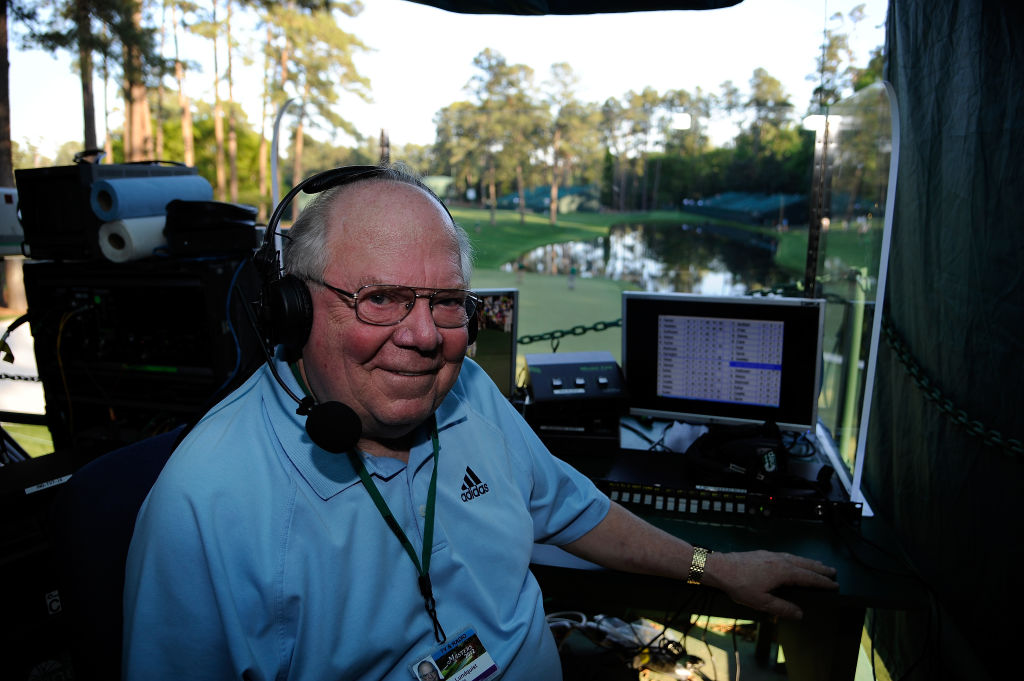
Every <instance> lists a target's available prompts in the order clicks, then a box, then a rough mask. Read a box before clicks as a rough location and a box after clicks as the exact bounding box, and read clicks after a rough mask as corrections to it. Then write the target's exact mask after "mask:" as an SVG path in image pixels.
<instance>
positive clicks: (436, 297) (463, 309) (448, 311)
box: [356, 284, 476, 328]
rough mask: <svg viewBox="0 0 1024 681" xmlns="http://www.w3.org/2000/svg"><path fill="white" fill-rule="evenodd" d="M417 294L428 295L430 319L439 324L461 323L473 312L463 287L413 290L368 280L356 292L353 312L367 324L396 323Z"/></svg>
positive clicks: (420, 295) (452, 324) (442, 325)
mask: <svg viewBox="0 0 1024 681" xmlns="http://www.w3.org/2000/svg"><path fill="white" fill-rule="evenodd" d="M417 298H428V299H429V301H430V312H431V315H432V316H433V318H434V323H435V324H437V325H438V326H440V327H443V328H456V327H459V326H465V325H466V324H467V323H468V322H469V319H470V317H471V316H472V315H473V313H474V312H476V300H475V299H474V298H472V297H471V296H470V295H469V294H468V293H467V292H466V291H461V290H459V289H442V290H439V291H434V292H433V293H432V294H430V295H429V296H428V295H425V294H417V293H416V291H415V289H412V288H409V287H407V286H386V285H376V284H372V285H369V286H364V287H362V288H361V289H359V291H357V293H356V314H357V315H358V316H359V317H360V318H361V319H362V320H364V321H366V322H369V323H371V324H397V323H398V322H400V321H402V320H403V319H405V317H406V315H408V314H409V311H410V310H412V307H413V305H415V304H416V299H417Z"/></svg>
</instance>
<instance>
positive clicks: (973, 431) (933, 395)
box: [882, 316, 1024, 456]
mask: <svg viewBox="0 0 1024 681" xmlns="http://www.w3.org/2000/svg"><path fill="white" fill-rule="evenodd" d="M882 333H883V334H885V341H886V343H887V344H888V345H889V347H890V348H891V349H892V351H893V352H894V353H896V356H897V357H898V358H899V360H900V363H901V364H903V367H904V368H905V369H906V370H907V373H908V374H910V377H911V379H913V381H914V383H916V384H917V386H918V387H919V388H920V389H921V392H922V394H923V395H924V397H925V399H926V400H928V401H929V402H931V403H933V404H934V405H935V406H936V407H938V409H939V411H941V412H942V413H943V414H945V415H946V416H948V417H949V418H950V420H951V421H953V423H956V424H958V425H960V426H963V427H964V429H966V430H967V432H968V433H969V434H970V435H973V436H975V437H977V438H980V439H981V441H982V442H984V443H985V444H987V445H991V446H993V447H1000V448H1002V449H1005V450H1007V451H1009V452H1011V453H1013V454H1017V455H1018V456H1019V455H1021V454H1024V443H1022V442H1021V441H1020V440H1018V439H1016V438H1008V437H1005V436H1004V435H1003V434H1002V433H1000V432H999V431H998V430H994V429H992V428H988V427H986V426H985V424H983V423H982V422H981V421H979V420H977V419H972V418H971V417H970V415H968V413H967V412H966V411H964V410H963V409H961V408H960V407H958V406H957V405H956V404H955V403H954V402H953V400H951V399H950V398H948V397H947V396H946V395H945V394H944V393H943V392H942V389H941V388H939V387H938V386H937V385H935V384H934V383H932V380H931V379H930V378H929V377H928V375H927V374H925V372H924V369H922V368H921V365H919V364H918V363H917V361H916V360H915V359H914V357H913V355H912V354H911V352H910V349H909V348H908V347H907V344H906V342H904V340H903V339H902V338H901V337H900V335H899V333H898V332H897V331H896V329H895V328H894V327H893V325H892V322H891V321H890V320H889V318H888V317H887V316H883V317H882Z"/></svg>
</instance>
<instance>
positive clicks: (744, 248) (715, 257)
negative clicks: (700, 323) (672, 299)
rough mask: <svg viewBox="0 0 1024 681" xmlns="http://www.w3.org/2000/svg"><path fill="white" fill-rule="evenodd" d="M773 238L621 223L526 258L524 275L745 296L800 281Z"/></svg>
mask: <svg viewBox="0 0 1024 681" xmlns="http://www.w3.org/2000/svg"><path fill="white" fill-rule="evenodd" d="M776 245H777V244H776V241H775V240H774V239H772V238H771V237H770V236H764V235H761V234H757V233H752V232H748V231H746V230H743V229H739V228H736V227H728V226H723V225H714V224H692V223H679V222H661V223H645V224H620V225H615V226H613V227H611V229H610V230H609V234H608V236H605V237H600V238H598V239H593V240H591V241H574V242H568V243H562V244H551V245H548V246H543V247H540V248H537V249H535V250H533V251H530V252H529V253H527V254H525V255H524V256H523V257H522V258H521V259H520V261H518V262H517V263H507V264H506V265H505V266H504V269H506V270H509V271H514V270H515V269H516V268H517V267H518V266H519V263H520V262H521V263H522V265H523V267H524V268H525V269H526V271H530V272H541V273H544V272H548V273H551V274H563V275H564V274H570V273H572V272H573V269H575V272H576V274H578V276H580V277H604V278H608V279H613V280H616V281H628V282H631V283H633V284H635V285H636V286H637V287H638V288H640V289H642V290H644V291H678V292H681V293H700V294H704V295H721V296H733V295H743V294H745V293H749V292H751V291H756V290H759V289H765V288H772V287H774V286H776V285H780V284H785V283H790V282H792V281H794V280H796V279H798V278H799V276H798V275H794V274H793V273H790V272H787V271H785V270H783V269H781V268H778V267H776V266H775V265H774V263H773V255H774V252H775V248H776Z"/></svg>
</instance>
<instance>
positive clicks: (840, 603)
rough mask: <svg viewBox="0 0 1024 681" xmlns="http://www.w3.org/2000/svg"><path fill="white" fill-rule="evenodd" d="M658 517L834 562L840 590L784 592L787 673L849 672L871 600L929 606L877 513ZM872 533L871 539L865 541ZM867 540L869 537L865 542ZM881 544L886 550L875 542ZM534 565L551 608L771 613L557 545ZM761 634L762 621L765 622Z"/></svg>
mask: <svg viewBox="0 0 1024 681" xmlns="http://www.w3.org/2000/svg"><path fill="white" fill-rule="evenodd" d="M648 520H650V521H651V522H652V523H653V524H654V525H657V526H658V527H660V528H662V529H663V530H666V531H667V532H669V533H671V534H674V535H676V536H678V537H682V538H684V539H686V540H687V541H690V542H693V543H695V544H699V545H701V546H707V547H709V548H712V549H713V550H716V551H748V550H753V549H768V550H773V551H786V552H790V553H795V554H800V555H804V556H808V557H811V558H816V559H818V560H821V561H822V562H824V563H826V564H828V565H832V566H833V567H835V568H836V569H837V570H838V581H839V590H838V591H832V592H824V591H816V590H811V589H795V588H794V589H787V590H786V591H785V592H781V591H780V595H784V596H785V597H786V598H788V599H790V600H792V601H793V602H795V603H798V604H799V605H800V607H801V608H802V609H803V610H804V618H803V619H802V620H800V621H790V620H779V621H778V623H777V625H776V626H777V629H776V630H775V633H776V637H777V640H778V642H779V644H780V645H781V646H782V648H783V650H784V651H785V655H786V672H787V675H788V678H789V679H791V681H801V680H805V679H806V680H807V681H826V680H835V681H849V680H851V679H853V678H854V676H855V671H856V667H857V658H858V649H859V647H860V642H861V631H862V629H863V626H864V616H865V611H866V610H867V608H875V609H895V610H909V609H916V608H918V607H923V606H924V603H925V601H924V595H923V592H922V590H921V588H920V587H919V585H918V584H917V583H916V582H915V581H914V580H913V579H912V578H910V577H903V576H898V575H896V574H895V573H897V572H900V571H904V572H905V568H903V567H902V565H903V561H902V558H900V557H899V556H900V555H901V554H900V552H899V550H898V547H897V544H896V543H895V542H894V540H893V539H892V536H891V534H890V533H889V531H888V530H887V529H886V528H885V527H884V525H883V524H882V523H881V521H879V520H878V519H877V518H864V519H863V521H862V523H861V526H860V527H859V528H850V529H846V530H842V529H838V528H832V527H829V526H827V525H825V524H823V523H816V522H809V521H785V520H781V519H764V522H751V523H750V524H747V525H745V526H738V525H712V524H706V523H699V522H695V521H692V520H680V519H674V518H659V517H650V518H648ZM865 540H866V541H865ZM869 542H870V543H869ZM879 549H881V550H879ZM533 572H534V574H535V575H536V577H537V579H538V581H539V582H540V585H541V588H542V590H543V592H544V596H545V599H546V600H548V601H549V603H550V604H551V608H552V609H556V610H562V609H564V610H584V611H585V612H587V613H590V614H597V613H602V614H607V615H615V614H620V615H621V614H623V613H625V612H626V611H628V612H630V613H636V612H638V611H646V612H648V613H651V615H652V617H653V618H654V619H658V617H659V615H657V614H655V613H659V614H661V615H664V614H665V613H675V612H677V611H678V612H681V613H683V615H684V617H683V619H682V621H683V622H685V621H686V618H685V615H686V614H687V613H699V614H707V615H713V616H719V617H730V618H732V617H735V618H738V619H749V620H758V621H760V622H761V623H762V625H764V624H768V625H771V624H772V623H771V622H770V620H769V619H767V618H765V616H764V615H762V614H759V613H757V612H755V611H753V610H750V609H749V608H745V607H742V606H738V605H736V604H735V603H733V602H732V601H730V600H729V599H728V598H727V597H726V596H725V595H724V594H723V593H722V592H720V591H717V590H715V589H710V588H707V587H701V586H689V585H687V584H685V583H682V582H678V581H674V580H669V579H663V578H656V577H646V576H638V575H630V574H625V573H621V572H615V571H610V570H604V569H602V568H598V567H597V566H594V565H591V564H589V563H586V562H584V561H580V560H579V559H576V558H575V557H573V556H570V555H569V554H567V553H565V552H563V551H561V550H560V549H557V548H553V547H538V550H537V551H536V552H535V554H534V565H533ZM761 631H762V634H761V635H762V636H763V635H764V632H765V628H764V627H762V629H761Z"/></svg>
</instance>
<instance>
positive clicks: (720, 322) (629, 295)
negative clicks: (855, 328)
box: [622, 291, 825, 431]
mask: <svg viewBox="0 0 1024 681" xmlns="http://www.w3.org/2000/svg"><path fill="white" fill-rule="evenodd" d="M824 309H825V307H824V301H823V300H812V299H806V298H768V297H749V298H748V297H727V298H723V297H713V296H702V295H694V294H685V293H645V292H636V291H628V292H625V293H624V294H623V297H622V370H623V373H624V374H625V377H626V384H627V386H628V392H629V400H630V413H631V414H632V415H634V416H651V417H655V418H665V419H673V420H677V421H683V422H687V423H698V424H700V423H702V424H710V423H722V424H737V425H739V424H753V423H765V422H774V423H775V424H777V425H778V426H779V428H781V429H783V430H791V431H796V430H812V429H813V428H814V426H815V422H816V420H817V404H818V386H819V376H820V371H821V369H820V367H821V344H822V329H823V321H824Z"/></svg>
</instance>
